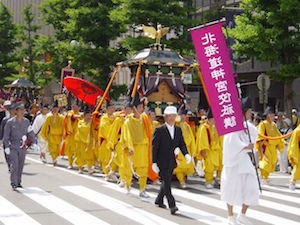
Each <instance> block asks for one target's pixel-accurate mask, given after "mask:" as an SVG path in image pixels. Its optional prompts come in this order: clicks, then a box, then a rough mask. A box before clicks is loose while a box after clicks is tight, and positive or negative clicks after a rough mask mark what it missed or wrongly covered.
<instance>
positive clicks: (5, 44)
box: [0, 2, 19, 86]
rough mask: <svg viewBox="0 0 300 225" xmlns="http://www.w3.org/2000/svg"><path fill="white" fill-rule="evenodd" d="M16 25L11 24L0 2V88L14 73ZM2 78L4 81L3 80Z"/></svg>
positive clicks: (16, 42) (6, 9)
mask: <svg viewBox="0 0 300 225" xmlns="http://www.w3.org/2000/svg"><path fill="white" fill-rule="evenodd" d="M17 34H18V30H17V25H16V24H14V23H13V22H12V16H11V13H10V12H9V10H8V8H7V7H6V6H5V5H4V4H3V3H2V2H0V75H1V78H2V79H0V86H2V85H3V84H4V82H5V80H7V78H9V77H10V76H11V74H12V73H15V72H16V71H15V66H16V56H15V50H16V48H17V47H18V45H19V43H18V41H17V38H16V36H17ZM3 78H4V79H3Z"/></svg>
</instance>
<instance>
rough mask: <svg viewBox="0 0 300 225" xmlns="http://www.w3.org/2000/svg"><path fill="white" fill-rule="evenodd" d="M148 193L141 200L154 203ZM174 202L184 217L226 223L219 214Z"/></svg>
mask: <svg viewBox="0 0 300 225" xmlns="http://www.w3.org/2000/svg"><path fill="white" fill-rule="evenodd" d="M103 186H104V187H107V188H110V189H113V190H115V191H118V192H120V193H124V194H125V190H124V189H121V188H117V189H116V185H115V184H110V183H106V184H104V185H103ZM130 193H131V195H132V194H133V195H134V196H138V195H139V191H138V190H136V189H132V190H131V192H130ZM148 194H149V196H150V198H148V199H143V201H146V202H148V203H151V204H153V205H154V201H155V198H156V195H155V194H152V193H148ZM165 203H166V202H165ZM176 204H177V206H178V208H179V211H178V212H179V214H180V215H184V216H185V217H188V218H191V219H194V220H196V221H199V222H202V223H205V224H209V225H221V224H227V220H226V219H225V218H223V217H221V216H218V215H215V214H212V213H209V212H206V211H203V210H200V209H197V208H194V207H191V206H188V205H186V204H182V203H176Z"/></svg>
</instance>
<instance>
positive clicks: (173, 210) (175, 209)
mask: <svg viewBox="0 0 300 225" xmlns="http://www.w3.org/2000/svg"><path fill="white" fill-rule="evenodd" d="M177 211H178V208H177V207H176V206H174V207H172V208H170V212H171V214H172V215H174V214H175V213H176V212H177Z"/></svg>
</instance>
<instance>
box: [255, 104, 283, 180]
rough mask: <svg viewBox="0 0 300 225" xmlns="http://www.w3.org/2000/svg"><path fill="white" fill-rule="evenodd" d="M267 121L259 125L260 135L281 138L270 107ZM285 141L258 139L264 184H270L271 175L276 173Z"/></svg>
mask: <svg viewBox="0 0 300 225" xmlns="http://www.w3.org/2000/svg"><path fill="white" fill-rule="evenodd" d="M263 116H264V117H265V118H266V119H265V120H264V121H262V122H260V124H259V125H258V134H262V135H264V136H268V137H277V136H281V133H280V131H279V130H278V128H277V126H276V124H275V123H274V118H275V114H274V112H273V111H272V110H271V108H270V107H267V108H266V110H265V112H264V115H263ZM283 147H284V140H283V139H277V140H271V139H266V138H264V137H262V136H260V135H258V136H257V139H256V149H257V150H258V152H259V155H260V160H259V168H260V174H261V177H262V179H263V182H264V184H269V179H268V178H269V174H270V173H272V172H274V170H275V167H276V163H277V159H278V157H277V150H278V151H280V152H282V151H283Z"/></svg>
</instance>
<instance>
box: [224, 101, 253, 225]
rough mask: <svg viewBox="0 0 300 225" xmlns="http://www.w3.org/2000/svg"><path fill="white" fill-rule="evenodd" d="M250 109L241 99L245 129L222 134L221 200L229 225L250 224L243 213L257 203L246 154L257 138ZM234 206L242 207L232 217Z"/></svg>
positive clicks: (250, 165) (249, 163) (247, 102)
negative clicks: (225, 206)
mask: <svg viewBox="0 0 300 225" xmlns="http://www.w3.org/2000/svg"><path fill="white" fill-rule="evenodd" d="M251 108H252V106H251V102H250V100H249V99H248V98H245V99H243V104H242V110H243V114H244V118H245V122H244V126H245V130H242V131H236V132H232V133H229V134H225V135H224V143H223V144H224V145H223V170H222V175H221V199H222V201H224V202H226V203H227V213H228V224H230V225H236V224H249V225H250V224H252V223H251V222H250V220H249V219H248V218H247V217H246V212H247V209H248V208H249V206H251V205H256V204H258V199H259V185H258V178H257V176H256V172H255V167H254V166H253V164H252V161H251V158H250V156H249V154H251V153H252V149H253V147H254V144H253V143H254V141H255V139H256V137H257V129H256V127H255V126H254V125H253V124H252V123H251V122H249V120H250V118H251V112H252V110H251ZM247 127H248V129H246V128H247ZM237 205H238V206H242V209H241V212H240V213H239V215H238V217H237V218H235V216H234V213H233V206H237Z"/></svg>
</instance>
